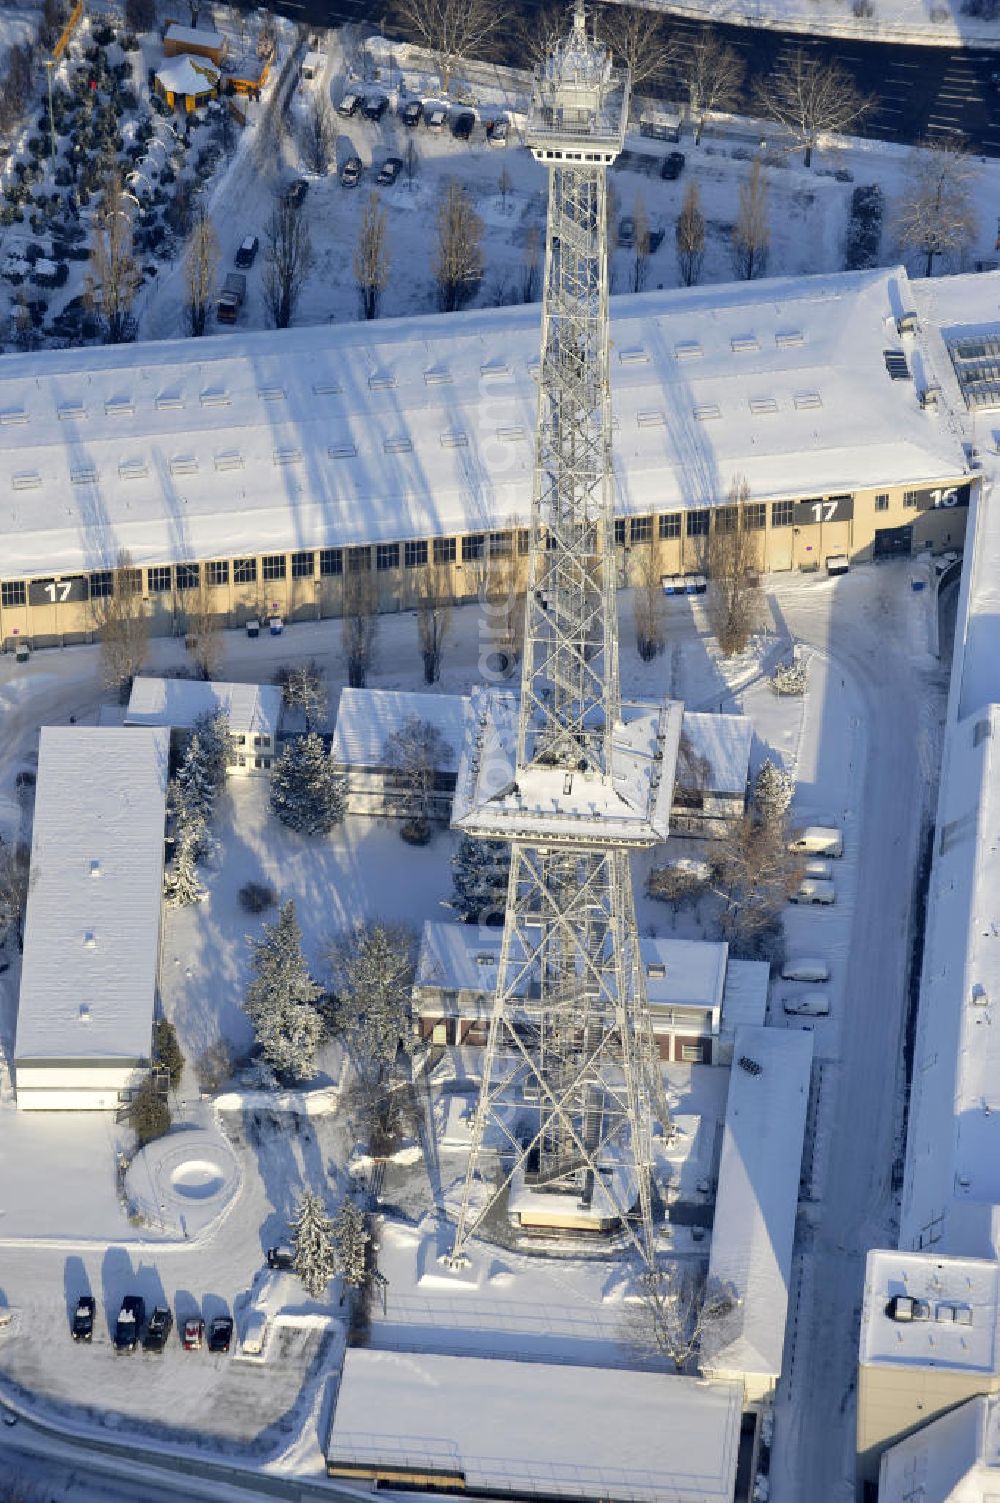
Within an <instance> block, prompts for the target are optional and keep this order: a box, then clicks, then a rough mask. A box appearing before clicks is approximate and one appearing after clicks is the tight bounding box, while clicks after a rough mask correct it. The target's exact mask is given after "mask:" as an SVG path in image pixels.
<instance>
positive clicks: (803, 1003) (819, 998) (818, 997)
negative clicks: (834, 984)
mask: <svg viewBox="0 0 1000 1503" xmlns="http://www.w3.org/2000/svg"><path fill="white" fill-rule="evenodd" d="M781 1005H782V1008H783V1009H784V1011H785V1012H787V1013H789V1014H792V1015H796V1014H797V1015H799V1016H801V1015H803V1014H804V1015H805V1016H806V1017H807V1018H825V1017H826V1016H827V1014H828V1013H829V1011H830V994H829V993H828V992H803V993H802V994H801V995H800V996H797V997H786V998H785V1000H784V1001H783V1002H782V1004H781Z"/></svg>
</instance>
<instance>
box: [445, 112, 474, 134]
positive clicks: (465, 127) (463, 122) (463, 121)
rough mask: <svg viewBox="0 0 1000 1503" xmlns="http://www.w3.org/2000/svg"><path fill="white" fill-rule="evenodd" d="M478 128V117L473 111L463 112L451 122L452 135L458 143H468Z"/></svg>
mask: <svg viewBox="0 0 1000 1503" xmlns="http://www.w3.org/2000/svg"><path fill="white" fill-rule="evenodd" d="M475 128H476V117H475V115H474V114H473V113H472V111H471V110H462V112H461V114H458V115H456V116H455V118H454V120H453V121H452V122H451V133H452V135H453V136H454V137H455V140H456V141H468V139H469V137H470V136H471V135H472V132H473V131H474V130H475Z"/></svg>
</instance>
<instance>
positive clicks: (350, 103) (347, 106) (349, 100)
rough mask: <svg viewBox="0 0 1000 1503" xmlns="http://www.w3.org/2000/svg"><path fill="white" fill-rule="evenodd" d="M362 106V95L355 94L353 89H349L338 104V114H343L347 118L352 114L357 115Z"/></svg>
mask: <svg viewBox="0 0 1000 1503" xmlns="http://www.w3.org/2000/svg"><path fill="white" fill-rule="evenodd" d="M360 108H361V95H360V94H355V92H354V90H353V89H348V91H347V93H346V94H345V95H344V96H343V98H342V99H341V101H340V103H339V104H338V105H337V114H338V115H343V116H344V119H345V120H347V119H349V118H350V116H351V115H356V114H357V112H358V110H359V109H360Z"/></svg>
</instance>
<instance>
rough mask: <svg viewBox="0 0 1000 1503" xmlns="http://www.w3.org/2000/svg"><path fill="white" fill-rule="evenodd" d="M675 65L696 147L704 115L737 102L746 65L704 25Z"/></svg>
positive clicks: (728, 107) (726, 109)
mask: <svg viewBox="0 0 1000 1503" xmlns="http://www.w3.org/2000/svg"><path fill="white" fill-rule="evenodd" d="M679 66H680V72H681V76H682V78H683V81H684V84H685V86H686V88H687V96H688V108H689V110H690V112H691V118H692V120H693V121H694V143H695V145H696V146H697V145H698V144H699V142H700V141H701V137H702V132H703V131H704V129H705V117H706V115H710V114H712V113H713V112H715V111H723V112H726V111H730V110H733V109H735V108H736V106H737V105H738V104H739V102H740V95H741V94H742V91H743V78H744V75H745V74H746V64H745V63H744V61H743V59H742V58H741V57H740V55H739V53H738V52H737V51H736V49H735V47H730V46H729V45H728V44H727V43H726V42H724V41H723V40H722V38H721V37H720V36H719V34H718V32H715V31H713V30H712V28H711V27H710V26H706V27H704V28H703V29H702V30H699V31H698V32H697V33H696V35H695V37H694V39H693V40H692V42H691V45H690V47H688V48H687V50H686V51H685V53H684V56H683V61H682V62H681V64H680V65H679ZM687 285H688V286H690V285H691V284H690V283H688V284H687Z"/></svg>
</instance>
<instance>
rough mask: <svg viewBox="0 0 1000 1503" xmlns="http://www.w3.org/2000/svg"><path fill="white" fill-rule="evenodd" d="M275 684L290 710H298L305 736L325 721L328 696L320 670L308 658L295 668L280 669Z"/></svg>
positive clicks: (316, 664) (314, 662) (315, 663)
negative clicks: (306, 661) (302, 721)
mask: <svg viewBox="0 0 1000 1503" xmlns="http://www.w3.org/2000/svg"><path fill="white" fill-rule="evenodd" d="M275 682H276V683H278V684H280V685H281V694H282V698H283V699H284V701H285V704H286V705H287V706H288V708H289V709H290V710H299V711H300V712H301V715H302V719H303V720H304V722H305V728H306V734H307V735H308V734H309V733H310V732H311V731H314V730H316V729H317V727H318V726H321V725H323V724H324V723H325V721H326V715H327V709H328V708H329V695H328V694H327V689H326V679H325V677H324V674H323V670H322V668H321V667H320V666H319V664H318V663H317V662H316V661H315V659H313V658H310V660H309V662H308V663H300V664H299V665H298V667H296V668H280V669H279V670H278V672H277V673H276V674H275Z"/></svg>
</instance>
